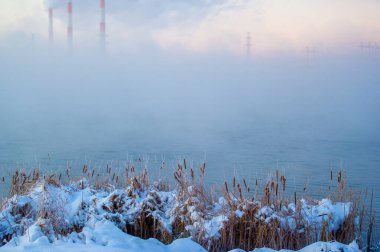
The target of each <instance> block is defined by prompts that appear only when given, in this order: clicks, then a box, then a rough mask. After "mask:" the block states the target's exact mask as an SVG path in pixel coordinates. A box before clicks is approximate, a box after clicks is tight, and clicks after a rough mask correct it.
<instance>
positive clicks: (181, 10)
mask: <svg viewBox="0 0 380 252" xmlns="http://www.w3.org/2000/svg"><path fill="white" fill-rule="evenodd" d="M65 2H66V1H65V0H54V1H53V0H51V1H47V0H2V8H1V9H0V17H1V18H0V46H1V47H0V50H5V49H4V48H7V47H9V46H10V45H23V44H25V43H32V42H33V43H35V44H40V45H44V44H46V43H47V42H48V11H47V10H48V7H49V6H52V7H54V32H55V44H56V46H57V47H59V46H62V47H64V46H65V45H66V44H65V43H66V25H67V15H66V8H65ZM73 4H74V37H75V42H74V43H75V47H85V48H91V47H95V46H97V45H98V40H99V33H98V27H99V18H100V13H99V7H98V6H99V5H98V1H97V0H77V1H75V0H74V1H73ZM248 32H249V33H250V34H251V37H252V50H253V51H254V52H255V53H256V54H273V53H278V52H303V51H304V50H305V48H306V47H307V46H314V47H316V48H318V50H319V51H328V52H329V53H331V52H335V53H345V52H350V51H353V50H357V49H358V46H359V45H360V43H361V42H365V43H368V42H372V43H375V42H376V41H380V1H379V0H318V1H314V0H265V1H264V0H218V1H216V0H192V1H185V0H170V1H169V0H162V1H153V0H108V1H107V44H108V46H107V47H108V51H109V52H110V53H112V52H114V53H115V52H119V51H120V50H133V51H136V50H146V49H147V48H150V49H152V48H153V49H159V50H163V51H170V52H176V51H187V52H190V53H192V52H195V53H205V52H220V51H223V52H228V53H233V54H241V55H243V54H244V53H245V50H246V49H245V44H246V36H247V33H248ZM32 38H34V39H32ZM1 48H3V49H1Z"/></svg>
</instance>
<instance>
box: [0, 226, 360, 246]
mask: <svg viewBox="0 0 380 252" xmlns="http://www.w3.org/2000/svg"><path fill="white" fill-rule="evenodd" d="M16 244H17V245H16ZM53 250H54V251H55V252H61V251H62V252H67V251H72V252H82V251H83V252H84V251H101V252H141V251H155V252H160V251H162V252H177V251H184V250H186V251H187V252H203V251H207V250H206V249H204V248H203V247H202V246H201V245H199V244H198V243H196V242H194V241H192V240H191V238H180V239H176V240H174V241H173V242H172V243H171V244H169V245H164V244H163V243H161V242H160V241H158V240H156V239H153V238H151V239H148V240H143V239H141V238H138V237H134V236H131V235H128V234H126V233H123V232H122V231H121V230H120V229H119V228H117V227H116V226H115V225H114V224H113V223H112V222H110V221H106V220H103V221H96V222H94V225H92V227H89V226H88V227H86V228H84V230H83V231H82V232H81V233H78V234H77V233H72V234H71V235H70V236H69V237H67V238H64V239H59V240H55V241H54V242H53V243H51V242H50V241H49V239H48V238H47V237H46V236H44V235H43V233H42V231H41V229H40V227H38V226H37V225H33V226H31V227H30V228H29V229H28V230H27V232H26V234H25V235H24V236H22V237H18V238H16V239H14V240H13V241H11V242H10V243H8V244H6V245H5V246H3V247H1V248H0V251H8V252H19V251H30V252H45V251H46V252H47V251H53ZM232 251H234V252H240V251H241V252H243V250H240V249H235V250H232ZM253 251H255V252H272V251H275V250H272V249H268V248H261V249H255V250H253ZM282 251H284V252H285V251H291V250H282ZM300 251H301V252H316V251H330V252H342V251H344V252H358V251H360V250H359V247H358V245H357V244H356V243H355V242H353V243H351V244H349V245H344V244H341V243H338V242H329V243H328V242H317V243H314V244H312V245H309V246H307V247H305V248H303V249H301V250H300Z"/></svg>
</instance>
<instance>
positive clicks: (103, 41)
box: [99, 0, 106, 51]
mask: <svg viewBox="0 0 380 252" xmlns="http://www.w3.org/2000/svg"><path fill="white" fill-rule="evenodd" d="M99 7H100V23H99V33H100V44H101V47H102V50H103V51H104V50H105V46H106V1H105V0H99Z"/></svg>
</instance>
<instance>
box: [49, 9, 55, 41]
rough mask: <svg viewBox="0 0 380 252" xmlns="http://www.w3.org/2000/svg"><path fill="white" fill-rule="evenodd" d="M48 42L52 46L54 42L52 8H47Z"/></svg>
mask: <svg viewBox="0 0 380 252" xmlns="http://www.w3.org/2000/svg"><path fill="white" fill-rule="evenodd" d="M49 41H50V44H53V41H54V27H53V8H52V7H50V8H49Z"/></svg>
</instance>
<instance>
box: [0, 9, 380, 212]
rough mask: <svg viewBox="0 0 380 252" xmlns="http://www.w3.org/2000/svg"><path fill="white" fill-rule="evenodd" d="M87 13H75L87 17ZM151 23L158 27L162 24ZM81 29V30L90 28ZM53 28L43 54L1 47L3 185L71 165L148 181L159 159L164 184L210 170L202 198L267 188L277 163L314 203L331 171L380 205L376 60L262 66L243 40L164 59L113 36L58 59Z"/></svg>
mask: <svg viewBox="0 0 380 252" xmlns="http://www.w3.org/2000/svg"><path fill="white" fill-rule="evenodd" d="M116 3H117V1H115V2H114V4H116ZM371 3H372V2H371ZM177 4H178V3H177ZM81 6H82V7H81ZM83 6H85V4H83V5H78V6H77V10H78V11H81V8H82V10H83V12H84V13H87V12H86V10H87V9H86V8H84V7H83ZM110 6H111V7H112V5H110ZM168 6H171V5H168ZM168 6H167V7H165V8H163V9H164V10H168V9H169V10H171V8H169V7H168ZM177 6H182V5H181V4H179V5H177ZM194 6H195V7H194V8H196V9H197V8H200V7H199V6H198V5H197V4H195V5H194ZM212 6H214V5H213V4H212V2H210V4H209V5H207V6H206V7H207V8H206V7H205V6H203V7H202V8H200V9H202V10H203V11H204V12H207V10H208V8H211V7H212ZM57 8H58V7H57ZM134 8H135V10H140V11H135V12H133V13H134V16H133V17H134V18H130V17H129V18H127V20H128V24H130V25H131V22H132V21H133V20H135V22H136V24H137V23H138V24H141V23H143V24H146V23H148V25H147V26H149V25H151V24H150V22H149V20H148V21H147V20H146V19H145V16H144V15H138V14H139V13H140V14H141V13H144V12H143V11H141V10H144V7H143V6H140V5H138V4H136V5H135V6H134ZM178 8H179V9H178ZM178 8H177V7H176V8H174V9H175V10H176V11H179V10H184V9H186V8H184V7H178ZM150 10H151V11H153V10H154V9H153V8H152V9H150ZM197 10H198V9H197ZM57 13H58V14H57V19H58V20H61V22H63V21H62V20H64V15H63V14H62V13H59V12H57ZM149 13H151V12H149ZM155 13H156V15H155V17H157V16H158V17H160V18H159V20H161V23H160V25H159V26H161V25H162V26H164V25H163V24H165V22H166V21H167V19H166V18H167V17H166V16H164V15H162V10H160V11H158V13H157V12H155ZM164 13H166V12H164ZM179 13H180V14H181V13H183V12H181V11H179ZM186 13H187V12H186ZM264 13H265V12H264ZM122 14H123V13H120V12H118V11H115V16H111V18H110V19H111V20H110V24H114V25H115V26H116V25H117V24H118V22H116V21H115V20H117V17H118V15H119V16H123V15H122ZM189 15H190V14H189ZM190 16H191V15H190ZM163 17H166V18H163ZM131 20H132V21H131ZM141 20H144V22H142V21H141ZM140 21H141V22H140ZM81 22H83V23H81ZM81 22H78V19H77V21H76V24H77V25H78V26H79V28H78V29H80V27H82V29H83V27H84V26H85V24H86V20H84V21H81ZM112 22H113V23H112ZM132 23H133V22H132ZM152 23H153V22H152ZM81 25H82V26H81ZM56 26H57V34H56V37H55V41H54V43H53V44H49V43H48V41H47V40H46V39H44V38H43V37H41V36H39V35H38V34H36V36H35V37H33V39H31V36H30V34H29V33H27V32H25V31H24V33H23V32H14V33H11V34H10V35H9V34H7V36H4V39H3V41H2V42H3V43H1V44H2V47H0V48H1V51H0V69H1V74H0V169H1V172H2V174H3V175H6V174H8V173H9V172H11V171H12V170H14V169H15V168H16V167H23V168H26V169H30V168H34V167H35V166H37V165H40V166H41V168H42V169H46V170H54V171H55V170H60V169H61V170H64V169H65V168H66V165H67V163H68V162H69V164H70V166H72V167H73V169H74V170H75V169H76V170H77V171H78V173H79V172H80V171H81V169H82V166H83V164H84V162H91V163H92V164H96V165H97V166H101V165H102V164H103V165H105V164H106V163H107V162H108V163H110V162H113V164H115V165H116V164H117V163H118V162H119V161H120V162H122V161H126V160H129V161H132V162H137V160H138V158H142V159H143V160H145V161H146V162H147V163H148V165H149V167H148V168H149V169H150V170H151V172H152V173H153V174H155V173H157V170H158V168H159V167H160V166H161V163H162V160H165V162H166V163H167V168H166V169H165V171H164V172H166V174H167V175H168V176H172V170H173V169H174V168H175V166H176V164H177V162H178V160H182V159H183V158H186V160H188V162H189V163H190V164H192V165H193V166H195V167H197V166H198V165H199V163H200V162H202V161H206V163H207V168H206V174H207V176H206V182H207V183H209V184H210V185H217V184H221V183H222V182H224V180H225V179H230V178H231V177H232V176H233V175H234V174H235V173H237V174H238V176H240V177H245V178H247V180H252V181H253V178H254V177H255V178H256V177H262V178H264V179H265V178H266V176H267V174H268V172H270V171H274V170H276V167H277V164H278V167H279V169H281V170H284V171H285V173H286V174H287V176H288V178H289V183H290V185H291V187H292V188H291V189H292V190H302V189H301V188H303V186H304V184H305V181H308V183H309V184H310V188H311V189H310V193H311V194H319V192H320V188H323V187H324V186H326V184H327V183H328V179H329V172H330V170H331V169H332V170H334V171H338V170H339V168H344V169H345V170H347V172H348V181H349V183H350V184H351V185H352V186H353V187H354V188H357V189H359V190H364V189H366V188H368V189H370V190H371V189H373V190H374V191H375V192H376V191H377V192H379V190H380V187H379V183H378V181H379V179H380V175H379V169H380V133H379V128H380V116H379V109H380V71H379V65H380V52H379V50H372V51H371V52H370V53H369V52H367V51H364V52H363V51H361V50H360V48H359V47H358V46H356V45H355V46H353V45H351V47H350V48H351V49H350V50H348V51H347V52H345V53H341V52H339V53H338V52H336V51H332V50H324V49H323V48H322V49H317V53H316V54H315V55H309V54H306V53H304V52H303V49H302V50H301V49H300V50H301V52H297V50H296V51H294V50H287V51H282V52H276V50H274V51H273V52H271V53H268V54H265V53H263V52H262V51H260V50H259V49H256V48H257V47H259V46H260V44H258V45H255V44H254V45H253V47H252V53H251V55H249V56H247V55H245V54H244V53H241V51H244V50H245V48H244V42H245V41H244V35H245V32H244V33H243V36H242V37H243V43H241V44H238V46H236V47H241V48H242V49H239V50H238V52H237V53H236V52H235V51H234V50H227V49H225V50H224V49H223V48H221V47H220V45H216V47H217V49H215V50H209V51H207V48H208V47H206V49H205V48H202V49H199V50H200V51H197V50H196V51H197V52H194V51H192V50H189V49H188V47H186V46H185V48H186V49H183V50H181V47H179V48H178V47H175V46H173V47H174V49H173V50H167V48H162V47H160V45H161V44H160V43H153V42H152V41H150V40H148V41H147V42H146V41H145V40H144V38H145V37H144V36H142V38H141V36H139V37H138V38H136V40H137V41H140V40H141V41H145V43H143V44H142V45H141V47H138V49H135V47H134V46H131V44H134V43H135V42H133V39H132V38H131V37H128V39H129V38H130V39H131V41H127V42H125V43H126V45H125V47H124V46H123V43H122V42H120V41H116V39H115V37H116V36H121V35H120V34H117V35H116V34H112V33H111V34H110V35H109V36H110V38H109V41H110V43H109V45H108V46H107V52H106V53H104V54H103V53H101V52H100V51H99V45H98V43H97V42H98V40H96V42H94V43H92V44H91V43H89V41H88V40H86V39H84V38H83V34H81V33H79V32H78V33H79V34H77V37H74V48H73V51H72V52H70V53H68V50H67V48H66V41H65V38H64V37H63V38H62V36H63V35H62V32H61V33H59V29H60V27H61V26H62V24H61V23H59V22H58V23H57V24H56ZM154 26H156V25H154ZM63 27H64V25H63ZM119 27H120V24H119ZM61 28H62V27H61ZM110 29H112V28H110ZM129 32H130V31H129ZM134 34H135V33H134ZM227 35H230V34H227ZM60 36H61V37H60ZM112 36H114V37H113V38H114V39H113V40H112ZM253 39H254V38H253ZM231 40H232V39H231ZM258 40H259V41H260V38H258ZM4 41H5V42H4ZM238 42H241V41H238ZM82 43H83V44H82ZM194 43H195V42H194ZM4 44H5V46H4ZM190 44H191V43H190ZM195 44H196V45H195V46H194V44H191V45H190V46H189V47H190V48H192V46H193V47H196V48H198V46H199V45H198V44H197V43H195ZM201 44H202V43H201ZM211 44H212V43H211ZM87 45H89V46H87ZM171 45H172V44H171V43H169V47H170V46H171ZM256 46H257V47H256ZM226 47H227V48H229V47H228V46H226ZM203 50H205V51H203ZM74 172H75V171H74ZM252 181H251V182H252ZM322 191H323V190H322ZM322 194H324V193H322ZM375 196H376V198H375V202H376V204H377V206H380V205H379V204H380V195H379V194H376V193H375ZM377 219H379V215H378V218H377Z"/></svg>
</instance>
